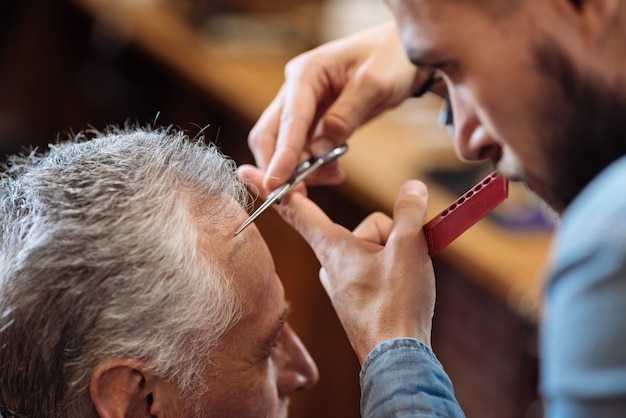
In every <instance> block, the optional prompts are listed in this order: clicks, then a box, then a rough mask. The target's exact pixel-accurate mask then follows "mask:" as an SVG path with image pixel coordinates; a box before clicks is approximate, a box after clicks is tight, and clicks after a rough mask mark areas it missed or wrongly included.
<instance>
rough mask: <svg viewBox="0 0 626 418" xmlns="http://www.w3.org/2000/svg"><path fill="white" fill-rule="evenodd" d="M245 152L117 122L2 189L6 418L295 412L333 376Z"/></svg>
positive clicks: (13, 169)
mask: <svg viewBox="0 0 626 418" xmlns="http://www.w3.org/2000/svg"><path fill="white" fill-rule="evenodd" d="M234 170H235V167H234V164H233V163H232V161H230V160H228V159H226V158H225V157H224V156H222V155H221V154H220V153H219V152H218V151H217V150H216V149H215V148H214V147H213V146H205V145H202V144H200V143H198V142H191V141H189V140H188V139H187V138H186V137H185V135H184V134H183V133H181V132H175V131H168V130H141V129H132V130H118V129H110V130H109V131H107V132H106V133H96V134H95V135H94V137H93V138H92V139H90V140H88V141H73V142H68V143H64V144H61V145H56V146H53V147H52V149H51V150H50V152H49V153H48V154H47V155H44V156H36V155H29V156H27V157H17V158H13V159H12V160H11V161H10V163H9V166H8V168H7V169H6V170H5V171H4V172H3V174H2V177H1V183H0V217H1V219H2V235H1V237H2V238H1V241H0V245H1V247H0V265H1V266H2V269H1V270H0V368H1V369H2V373H0V405H1V406H0V407H1V409H2V414H3V416H5V417H12V416H19V417H24V416H37V417H81V418H84V417H96V416H101V417H130V416H132V417H143V416H146V417H148V416H150V417H154V416H158V417H165V416H167V417H186V416H187V417H286V416H287V407H288V400H289V396H290V395H291V394H292V393H293V392H294V391H297V390H302V389H307V388H309V387H310V386H312V385H313V384H314V383H315V382H316V380H317V377H318V374H317V369H316V366H315V364H314V363H313V361H312V360H311V358H310V356H309V354H308V352H307V351H306V349H305V348H304V347H303V345H302V343H301V342H300V340H299V339H298V337H297V336H296V334H295V333H294V331H293V330H292V329H291V328H290V327H289V325H287V323H286V315H287V304H286V302H285V300H284V293H283V287H282V285H281V282H280V280H279V278H278V277H277V275H276V272H275V270H274V265H273V261H272V258H271V255H270V253H269V251H268V248H267V247H266V245H265V242H264V241H263V239H262V237H261V235H260V234H259V232H258V230H257V229H256V228H248V229H247V230H246V231H245V232H244V233H242V234H241V235H239V236H238V237H237V238H233V232H234V230H235V229H236V228H237V227H238V226H239V224H241V222H242V221H243V220H245V219H246V211H245V210H244V208H245V205H246V196H247V195H246V192H245V188H244V187H242V186H241V184H240V182H239V181H238V180H237V178H236V176H235V174H234Z"/></svg>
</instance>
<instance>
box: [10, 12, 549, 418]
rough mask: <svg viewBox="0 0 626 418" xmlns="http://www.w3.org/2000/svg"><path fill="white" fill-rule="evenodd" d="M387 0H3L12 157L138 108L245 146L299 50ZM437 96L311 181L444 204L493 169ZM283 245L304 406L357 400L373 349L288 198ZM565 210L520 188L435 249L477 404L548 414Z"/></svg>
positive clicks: (448, 354)
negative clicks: (335, 177) (547, 288)
mask: <svg viewBox="0 0 626 418" xmlns="http://www.w3.org/2000/svg"><path fill="white" fill-rule="evenodd" d="M389 18H390V15H389V13H388V11H387V10H386V8H385V6H384V5H383V2H382V0H380V1H379V0H0V159H2V158H3V156H5V155H6V154H9V153H15V152H18V151H20V150H22V149H31V148H38V149H40V150H45V149H46V148H47V146H48V144H50V143H54V142H55V141H57V140H59V139H65V138H68V137H69V136H72V135H73V134H76V133H78V132H80V131H82V130H85V129H89V128H92V127H93V128H96V129H102V128H104V127H105V126H106V125H107V124H111V123H112V124H117V125H123V124H124V123H127V122H130V123H139V124H142V125H145V124H155V125H170V124H172V125H175V126H177V127H179V128H181V129H184V130H186V131H188V132H189V134H190V135H191V136H194V135H196V134H197V133H199V132H203V133H204V135H205V136H206V138H207V139H209V140H211V141H214V142H216V143H217V144H218V145H219V146H220V148H221V149H222V151H223V152H225V153H226V154H228V155H230V156H231V157H233V158H234V159H235V160H236V161H237V162H238V163H239V164H242V163H249V162H252V161H253V160H252V157H251V154H250V152H249V150H248V148H247V144H246V140H247V134H248V131H249V130H250V128H251V127H252V126H253V124H254V122H255V121H256V119H257V118H258V117H259V116H260V114H261V112H262V111H263V109H264V108H265V107H266V106H267V105H268V104H269V102H270V101H271V99H272V98H273V97H274V95H275V94H276V92H277V90H278V88H279V87H280V85H281V83H282V79H283V72H282V71H283V67H284V65H285V63H286V62H287V61H288V60H289V58H291V57H293V56H294V55H296V54H298V53H299V52H302V51H305V50H307V49H310V48H312V47H314V46H316V45H319V44H320V43H322V42H324V41H327V40H331V39H335V38H337V37H340V36H343V35H345V34H348V33H351V32H354V31H356V30H358V29H360V28H363V27H367V26H371V25H374V24H376V23H378V22H382V21H385V20H388V19H389ZM441 105H442V103H441V102H440V100H439V99H436V98H434V97H426V98H424V99H420V100H409V101H408V102H407V103H405V104H403V105H402V106H400V107H399V108H398V109H395V110H393V111H391V112H388V113H386V114H385V115H384V116H382V117H381V118H379V119H377V120H375V121H373V122H371V123H370V124H368V125H367V126H365V127H364V128H363V129H361V130H359V131H358V132H357V133H356V134H355V135H354V137H353V138H352V139H351V140H350V144H351V146H350V152H349V153H348V155H346V156H345V157H344V158H342V161H341V165H342V168H343V169H344V170H345V172H346V174H347V181H346V183H345V184H344V185H342V186H341V187H337V188H323V189H319V190H311V195H312V197H313V198H314V199H315V200H316V201H317V202H318V203H319V204H320V205H321V206H322V207H323V208H324V209H325V210H326V211H327V212H328V213H329V215H330V216H331V217H332V218H333V219H334V220H336V221H337V222H339V223H341V224H343V225H345V226H347V227H349V228H353V227H354V226H356V225H357V224H358V223H359V222H360V221H361V220H362V219H363V218H364V217H365V216H366V215H367V214H368V213H370V212H371V211H374V210H380V211H384V212H388V213H389V212H390V211H391V208H392V206H393V200H394V197H395V194H396V192H397V189H398V187H399V185H400V184H401V183H402V182H404V181H405V180H407V179H409V178H421V179H422V180H424V181H425V182H427V184H428V185H429V187H430V190H431V201H430V206H431V207H430V208H429V216H434V215H435V214H436V213H438V212H439V211H440V210H442V209H444V208H445V207H446V206H447V205H448V204H450V203H451V202H452V201H453V200H454V199H455V198H456V197H457V196H458V195H460V194H461V193H463V192H464V191H465V190H468V189H469V188H471V186H472V185H473V184H474V183H476V182H477V181H479V180H480V179H481V178H483V177H484V176H485V175H487V174H488V173H489V167H485V166H484V165H475V164H464V163H460V162H459V161H458V160H457V158H456V157H455V155H454V151H453V148H452V142H451V140H450V139H449V137H448V135H447V133H446V130H445V129H444V128H442V127H440V126H439V125H437V123H436V120H437V116H438V114H439V110H440V107H441ZM257 224H258V226H259V228H260V229H261V232H262V233H263V235H264V236H265V238H266V240H267V241H268V244H269V245H270V248H271V250H272V252H273V254H274V257H275V260H276V265H277V269H278V273H279V275H280V276H281V278H282V280H283V281H284V283H285V287H286V291H287V297H288V299H289V300H290V301H291V305H292V308H293V313H292V315H291V317H290V322H291V323H292V326H293V328H294V329H295V330H296V331H297V332H298V333H299V335H300V336H301V338H302V340H303V341H304V343H305V344H306V345H307V346H308V347H309V350H310V351H311V353H312V355H313V357H314V358H315V359H316V361H317V363H318V366H319V368H320V373H321V380H320V382H319V384H318V386H317V387H316V388H315V389H313V390H312V391H309V392H306V393H301V394H297V395H296V396H294V399H293V402H292V410H291V412H292V413H291V416H292V417H296V418H313V417H321V416H328V417H342V418H350V417H355V418H356V417H358V416H359V391H360V389H359V384H358V372H359V364H358V362H357V359H356V357H355V355H354V354H353V353H352V350H351V348H350V345H349V343H348V341H347V339H346V338H345V336H344V334H343V331H342V329H341V327H340V324H339V322H338V320H337V318H336V316H335V314H334V312H333V310H332V307H331V306H330V303H329V301H328V299H327V297H326V295H325V293H324V291H323V289H322V288H321V285H320V284H319V282H318V277H317V274H318V270H319V264H318V263H317V261H316V260H315V258H314V257H313V254H312V253H311V251H310V250H309V249H308V248H307V246H306V245H305V243H304V242H303V241H302V240H301V239H300V238H299V237H298V236H297V235H296V234H295V233H294V232H293V231H291V230H290V229H289V228H288V227H286V226H285V225H283V223H282V222H281V221H280V220H279V219H278V217H277V216H276V215H275V214H273V213H268V214H267V215H264V216H263V217H261V219H260V220H259V221H258V222H257ZM550 229H551V221H550V219H549V218H548V217H546V216H545V214H544V212H543V210H542V209H541V208H540V207H539V205H538V204H537V202H536V201H535V200H534V199H533V198H532V197H531V196H529V195H528V193H526V192H525V190H523V188H520V187H519V186H516V185H512V186H511V190H510V198H509V199H508V200H507V202H505V203H504V204H503V205H501V207H500V208H499V209H498V210H497V211H495V212H494V214H493V215H492V216H490V217H489V219H485V220H483V221H481V222H479V223H478V224H476V225H475V226H474V227H472V228H471V229H470V230H469V231H468V232H467V233H466V234H464V235H463V236H462V237H461V238H459V239H458V240H457V241H455V242H454V243H453V244H452V245H450V246H449V247H448V249H446V250H445V251H443V252H442V254H441V255H440V256H437V257H436V258H435V260H434V262H435V268H436V270H437V274H438V302H437V311H436V316H435V325H434V335H433V345H434V348H435V351H436V353H437V355H438V356H439V358H440V360H441V362H442V363H443V365H444V367H445V368H446V370H447V371H448V373H449V374H450V376H451V378H452V380H453V383H454V384H455V391H456V394H457V396H458V398H459V401H460V402H461V405H462V407H463V408H464V409H465V411H466V414H467V416H468V417H469V418H473V417H480V418H491V417H494V418H496V417H497V418H501V417H509V418H517V417H519V418H530V417H536V416H541V405H540V404H539V402H538V401H537V394H536V381H537V375H536V373H537V367H536V366H537V358H536V350H535V346H536V323H537V319H538V317H539V315H540V304H539V302H538V300H539V298H538V294H539V289H540V286H541V280H540V279H541V273H542V270H543V264H544V258H545V254H546V251H547V247H548V245H549V238H550Z"/></svg>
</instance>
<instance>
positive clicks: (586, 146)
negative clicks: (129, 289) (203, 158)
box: [535, 43, 626, 213]
mask: <svg viewBox="0 0 626 418" xmlns="http://www.w3.org/2000/svg"><path fill="white" fill-rule="evenodd" d="M535 58H536V63H537V68H538V71H539V72H540V74H542V75H543V77H544V81H543V84H544V86H542V87H543V88H542V97H540V98H539V103H538V109H540V112H541V114H540V116H539V118H538V122H539V123H538V125H537V126H536V127H535V129H536V132H538V133H539V140H540V143H541V144H543V150H542V151H543V153H544V155H545V158H546V161H545V162H546V164H547V171H546V172H547V173H548V175H547V177H548V178H546V179H543V181H545V182H546V186H547V187H546V190H547V193H546V194H549V195H547V196H541V197H542V198H543V199H544V200H545V201H546V203H548V204H549V205H550V206H551V207H552V208H553V209H554V210H556V211H557V212H558V213H562V212H563V211H564V210H565V209H566V208H567V207H568V206H569V204H570V203H571V202H572V201H573V200H574V198H575V197H576V196H577V195H578V194H579V193H580V192H581V191H582V189H583V188H584V187H585V186H586V185H587V184H589V182H590V181H591V180H592V179H593V178H594V177H595V176H597V175H598V174H599V173H600V172H601V171H602V170H603V169H604V168H606V167H607V166H608V165H609V164H611V163H612V162H613V161H615V160H616V159H618V158H619V157H621V156H623V155H625V154H626V89H625V88H624V87H625V86H619V88H616V87H613V88H611V87H609V86H607V85H605V84H603V83H601V82H600V81H598V80H595V79H592V78H591V77H587V76H585V75H582V74H580V73H579V71H577V69H576V68H575V67H574V65H573V64H572V63H571V61H569V59H568V58H567V57H566V56H565V54H564V53H563V52H562V51H561V50H560V49H559V48H558V47H557V46H556V45H554V44H551V43H543V44H542V45H539V46H537V47H536V48H535Z"/></svg>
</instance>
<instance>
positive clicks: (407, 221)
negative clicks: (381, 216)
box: [388, 180, 428, 254]
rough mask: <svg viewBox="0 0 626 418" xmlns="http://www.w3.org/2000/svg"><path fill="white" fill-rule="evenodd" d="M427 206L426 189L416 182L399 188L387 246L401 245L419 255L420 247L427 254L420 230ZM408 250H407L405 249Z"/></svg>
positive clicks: (423, 185) (409, 182) (413, 181)
mask: <svg viewBox="0 0 626 418" xmlns="http://www.w3.org/2000/svg"><path fill="white" fill-rule="evenodd" d="M427 206H428V189H427V188H426V185H425V184H424V183H422V182H421V181H418V180H410V181H407V182H406V183H404V184H403V185H402V187H400V191H399V192H398V197H397V198H396V202H395V204H394V208H393V219H394V226H393V230H392V231H391V234H390V236H389V241H388V243H389V244H392V245H402V246H405V247H407V246H408V247H413V248H410V250H411V251H412V252H414V254H419V252H418V251H420V247H421V246H423V247H424V248H423V251H424V253H425V254H428V248H427V247H426V240H425V238H424V234H423V231H422V228H423V226H424V220H425V218H426V208H427ZM406 249H409V248H406Z"/></svg>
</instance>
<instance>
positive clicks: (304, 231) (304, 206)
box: [279, 193, 354, 265]
mask: <svg viewBox="0 0 626 418" xmlns="http://www.w3.org/2000/svg"><path fill="white" fill-rule="evenodd" d="M279 213H280V214H281V216H282V218H283V219H284V220H285V222H287V223H288V224H290V225H291V226H292V227H293V228H294V229H295V230H296V231H297V232H298V233H299V234H300V235H301V236H302V237H303V238H304V240H305V241H306V242H307V243H308V244H309V246H310V247H311V249H312V250H313V252H314V253H315V255H316V257H317V259H318V260H319V261H320V263H321V264H322V265H326V263H327V262H329V261H330V260H331V259H332V258H333V256H334V257H336V254H337V252H340V251H341V250H340V248H341V247H342V246H343V245H345V244H346V243H348V242H351V241H353V240H354V237H353V235H352V233H351V232H350V231H348V230H347V229H346V228H344V227H342V226H341V225H338V224H336V223H334V222H333V221H332V220H331V219H330V218H329V217H328V216H327V215H326V214H325V213H324V211H323V210H322V209H320V207H319V206H317V205H316V204H315V203H314V202H313V201H311V200H310V199H308V198H307V197H306V196H304V195H302V194H299V193H294V194H292V195H290V196H289V197H288V198H286V199H285V201H284V203H282V204H281V205H280V207H279Z"/></svg>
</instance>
